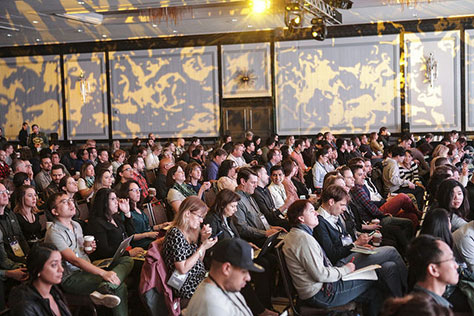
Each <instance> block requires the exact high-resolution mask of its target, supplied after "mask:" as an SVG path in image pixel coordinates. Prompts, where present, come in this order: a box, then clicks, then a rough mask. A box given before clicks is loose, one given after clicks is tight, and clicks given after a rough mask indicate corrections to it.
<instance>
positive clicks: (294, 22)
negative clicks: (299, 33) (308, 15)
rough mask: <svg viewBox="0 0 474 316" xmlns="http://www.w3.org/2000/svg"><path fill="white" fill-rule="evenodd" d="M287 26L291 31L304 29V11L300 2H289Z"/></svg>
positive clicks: (287, 6) (286, 16)
mask: <svg viewBox="0 0 474 316" xmlns="http://www.w3.org/2000/svg"><path fill="white" fill-rule="evenodd" d="M285 24H286V26H287V27H288V28H289V29H290V30H293V29H296V28H301V27H302V25H303V10H301V6H300V4H299V2H289V3H287V4H286V6H285Z"/></svg>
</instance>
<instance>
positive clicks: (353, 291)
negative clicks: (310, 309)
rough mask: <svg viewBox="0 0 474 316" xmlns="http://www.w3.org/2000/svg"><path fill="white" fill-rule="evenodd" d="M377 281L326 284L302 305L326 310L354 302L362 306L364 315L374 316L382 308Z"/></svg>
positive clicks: (380, 292)
mask: <svg viewBox="0 0 474 316" xmlns="http://www.w3.org/2000/svg"><path fill="white" fill-rule="evenodd" d="M374 285H377V281H371V280H351V281H342V280H339V281H337V282H334V283H326V284H324V285H323V287H322V288H321V290H319V292H318V293H316V294H315V295H314V296H313V297H311V298H309V299H307V300H304V301H303V304H304V305H310V306H314V307H319V308H328V307H335V306H341V305H345V304H347V303H349V302H352V301H354V300H355V301H356V302H359V303H362V304H363V305H364V315H368V316H376V315H378V312H379V310H380V308H381V307H382V304H383V301H384V298H385V297H384V296H383V292H382V291H380V290H379V289H378V287H377V286H374Z"/></svg>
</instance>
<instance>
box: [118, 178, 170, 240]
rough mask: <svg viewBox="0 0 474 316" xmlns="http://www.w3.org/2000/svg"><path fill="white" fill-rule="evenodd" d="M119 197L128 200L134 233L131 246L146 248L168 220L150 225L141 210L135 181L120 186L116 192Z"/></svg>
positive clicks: (138, 189) (138, 188)
mask: <svg viewBox="0 0 474 316" xmlns="http://www.w3.org/2000/svg"><path fill="white" fill-rule="evenodd" d="M118 194H119V197H120V198H121V199H128V200H129V201H130V213H131V214H132V220H133V226H134V228H135V233H134V236H133V241H132V246H134V247H141V248H143V249H148V246H149V245H150V243H151V242H152V241H153V240H155V239H156V238H157V237H158V231H159V230H160V229H161V228H162V227H165V226H166V225H168V224H169V222H166V223H162V224H159V225H155V226H153V227H151V226H150V223H149V219H148V216H147V215H146V214H145V213H144V212H143V208H142V205H141V203H140V187H139V186H138V183H137V182H136V181H133V180H131V181H127V182H125V183H124V184H123V185H122V186H121V190H120V192H118Z"/></svg>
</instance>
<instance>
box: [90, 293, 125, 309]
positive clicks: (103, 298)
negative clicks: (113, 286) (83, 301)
mask: <svg viewBox="0 0 474 316" xmlns="http://www.w3.org/2000/svg"><path fill="white" fill-rule="evenodd" d="M89 296H90V298H91V300H92V303H94V304H95V305H104V306H105V307H108V308H114V307H116V306H118V305H119V304H120V297H118V296H117V295H112V294H102V293H100V292H97V291H94V292H92V293H91V294H90V295H89Z"/></svg>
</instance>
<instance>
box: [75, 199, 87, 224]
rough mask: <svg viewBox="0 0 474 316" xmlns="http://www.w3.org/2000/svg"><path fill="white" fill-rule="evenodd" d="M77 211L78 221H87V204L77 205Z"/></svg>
mask: <svg viewBox="0 0 474 316" xmlns="http://www.w3.org/2000/svg"><path fill="white" fill-rule="evenodd" d="M77 210H78V211H79V219H80V220H81V221H86V220H88V219H89V205H87V203H85V202H84V203H81V204H77Z"/></svg>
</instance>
